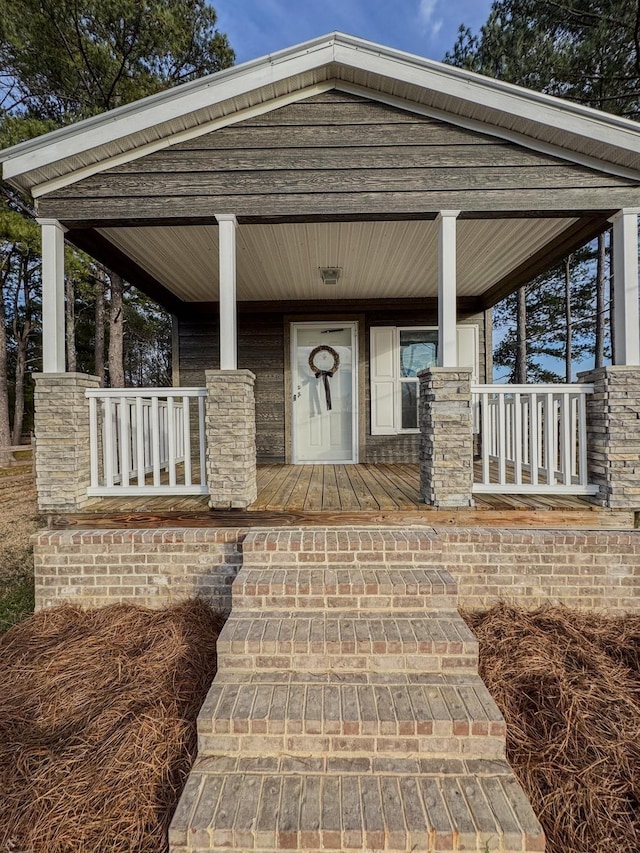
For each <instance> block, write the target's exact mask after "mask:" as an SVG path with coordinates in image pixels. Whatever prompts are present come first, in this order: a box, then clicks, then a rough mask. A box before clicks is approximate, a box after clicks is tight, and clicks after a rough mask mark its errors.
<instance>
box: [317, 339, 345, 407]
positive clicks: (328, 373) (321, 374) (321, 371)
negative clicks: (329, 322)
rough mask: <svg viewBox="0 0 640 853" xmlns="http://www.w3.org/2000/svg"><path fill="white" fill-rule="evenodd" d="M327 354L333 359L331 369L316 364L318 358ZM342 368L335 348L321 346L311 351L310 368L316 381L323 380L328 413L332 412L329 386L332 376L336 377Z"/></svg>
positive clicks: (325, 345)
mask: <svg viewBox="0 0 640 853" xmlns="http://www.w3.org/2000/svg"><path fill="white" fill-rule="evenodd" d="M323 353H326V354H327V355H329V356H330V357H331V358H332V359H333V365H332V366H331V367H330V368H328V369H327V368H325V367H324V366H323V365H322V362H320V363H319V364H316V360H317V359H318V356H320V355H322V354H323ZM339 367H340V356H339V355H338V353H337V352H336V351H335V350H334V348H333V347H330V346H328V345H327V344H320V346H318V347H315V348H314V349H312V350H311V353H310V355H309V368H310V370H311V372H312V373H313V375H314V376H315V377H316V379H322V382H323V385H324V396H325V400H326V401H327V411H328V412H330V411H331V386H330V384H329V380H330V379H331V377H332V376H334V375H335V373H336V371H337V370H338V368H339Z"/></svg>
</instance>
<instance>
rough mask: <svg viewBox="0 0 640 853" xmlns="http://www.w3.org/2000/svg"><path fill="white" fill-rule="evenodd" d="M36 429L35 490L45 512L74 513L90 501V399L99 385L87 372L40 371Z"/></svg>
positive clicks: (37, 388) (39, 504) (36, 383)
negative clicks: (87, 392)
mask: <svg viewBox="0 0 640 853" xmlns="http://www.w3.org/2000/svg"><path fill="white" fill-rule="evenodd" d="M33 378H34V379H35V392H34V427H35V436H36V458H35V472H36V489H37V492H38V508H39V509H40V510H41V511H43V512H75V511H76V510H79V509H82V507H83V506H84V505H85V504H86V503H87V502H88V500H89V498H88V496H87V489H88V487H89V484H90V481H91V459H90V453H89V400H88V399H87V398H86V396H85V391H86V390H87V388H98V387H99V386H100V380H99V379H98V377H97V376H89V375H88V374H86V373H36V374H34V377H33Z"/></svg>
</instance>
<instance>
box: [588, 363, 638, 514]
mask: <svg viewBox="0 0 640 853" xmlns="http://www.w3.org/2000/svg"><path fill="white" fill-rule="evenodd" d="M578 379H579V381H580V382H589V383H592V384H593V385H594V393H593V394H589V395H587V470H588V475H589V482H590V483H592V484H594V485H596V486H599V492H598V493H597V494H596V495H591V496H589V497H587V500H590V501H591V502H593V503H596V504H598V505H599V506H605V507H609V508H611V509H640V367H635V366H630V367H626V366H623V365H610V366H608V367H600V368H598V369H597V370H589V371H586V372H584V373H580V374H578Z"/></svg>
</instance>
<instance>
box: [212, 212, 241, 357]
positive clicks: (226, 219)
mask: <svg viewBox="0 0 640 853" xmlns="http://www.w3.org/2000/svg"><path fill="white" fill-rule="evenodd" d="M216 219H217V221H218V246H219V249H218V251H219V262H220V294H219V300H220V370H236V369H237V367H238V331H237V312H236V226H237V224H238V223H237V220H236V218H235V216H234V215H233V214H232V213H221V214H216Z"/></svg>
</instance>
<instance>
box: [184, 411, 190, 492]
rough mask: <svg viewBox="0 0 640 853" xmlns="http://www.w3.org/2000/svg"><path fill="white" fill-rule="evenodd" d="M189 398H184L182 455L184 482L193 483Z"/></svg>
mask: <svg viewBox="0 0 640 853" xmlns="http://www.w3.org/2000/svg"><path fill="white" fill-rule="evenodd" d="M190 414H191V413H190V411H189V398H188V397H183V398H182V432H183V439H182V456H183V459H184V484H185V486H190V485H191V418H190Z"/></svg>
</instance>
